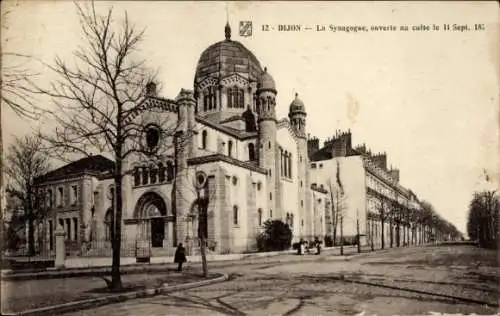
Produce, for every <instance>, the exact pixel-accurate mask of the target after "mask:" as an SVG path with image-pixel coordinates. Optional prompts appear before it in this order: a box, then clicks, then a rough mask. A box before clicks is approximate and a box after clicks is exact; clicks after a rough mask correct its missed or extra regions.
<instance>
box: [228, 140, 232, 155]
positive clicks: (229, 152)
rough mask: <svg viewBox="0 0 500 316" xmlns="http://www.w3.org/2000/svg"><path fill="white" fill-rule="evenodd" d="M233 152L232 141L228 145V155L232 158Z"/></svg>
mask: <svg viewBox="0 0 500 316" xmlns="http://www.w3.org/2000/svg"><path fill="white" fill-rule="evenodd" d="M232 152H233V141H231V140H230V141H229V142H228V143H227V155H228V156H229V157H231V154H232Z"/></svg>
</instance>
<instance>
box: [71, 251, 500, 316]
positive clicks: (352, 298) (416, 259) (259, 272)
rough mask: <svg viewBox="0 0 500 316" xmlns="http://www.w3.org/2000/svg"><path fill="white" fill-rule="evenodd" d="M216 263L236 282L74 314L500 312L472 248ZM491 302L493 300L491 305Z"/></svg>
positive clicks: (493, 284) (498, 275) (485, 264)
mask: <svg viewBox="0 0 500 316" xmlns="http://www.w3.org/2000/svg"><path fill="white" fill-rule="evenodd" d="M334 259H335V257H332V256H330V255H328V254H325V255H321V256H314V257H313V256H310V257H308V260H301V261H294V262H289V263H253V264H250V265H248V264H244V262H242V264H239V265H234V266H232V267H221V268H212V270H214V271H222V272H225V273H229V274H230V276H231V277H230V281H228V282H225V283H219V284H214V285H211V286H206V287H200V288H197V289H192V290H188V291H183V292H175V293H171V294H168V295H161V296H157V297H153V298H146V299H137V300H131V301H127V302H124V303H118V304H114V305H108V306H103V307H99V308H96V309H93V310H92V311H88V310H87V311H81V312H77V313H73V314H68V316H69V315H86V314H87V313H90V312H92V313H95V314H97V315H109V316H112V315H355V314H359V313H362V312H364V315H375V314H376V315H395V314H399V315H416V314H418V315H424V314H427V315H430V313H431V312H437V313H462V314H468V313H473V312H474V313H477V314H487V315H491V314H494V313H495V312H497V310H498V297H499V289H498V284H499V281H500V268H498V267H497V262H496V254H495V252H491V251H486V250H480V249H477V248H474V247H472V246H439V247H425V248H403V249H394V250H391V251H389V252H384V253H374V254H370V255H365V256H360V257H357V258H353V259H351V260H350V261H339V260H334ZM488 304H489V305H488Z"/></svg>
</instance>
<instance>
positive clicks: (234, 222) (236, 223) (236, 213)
mask: <svg viewBox="0 0 500 316" xmlns="http://www.w3.org/2000/svg"><path fill="white" fill-rule="evenodd" d="M233 224H234V225H238V206H236V205H235V206H233Z"/></svg>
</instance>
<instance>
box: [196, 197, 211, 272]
mask: <svg viewBox="0 0 500 316" xmlns="http://www.w3.org/2000/svg"><path fill="white" fill-rule="evenodd" d="M197 193H198V212H200V213H201V214H198V218H199V223H198V225H201V227H200V228H201V229H200V230H198V231H199V232H200V233H199V235H200V236H199V237H200V242H201V245H200V250H201V265H202V268H203V277H204V278H208V265H207V252H206V246H207V245H206V238H205V237H206V236H205V231H206V226H205V225H206V224H207V207H208V203H204V202H202V200H201V197H200V190H199V189H198V190H197Z"/></svg>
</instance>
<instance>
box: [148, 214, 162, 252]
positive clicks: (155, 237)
mask: <svg viewBox="0 0 500 316" xmlns="http://www.w3.org/2000/svg"><path fill="white" fill-rule="evenodd" d="M163 239H165V220H164V218H151V247H156V248H158V247H163Z"/></svg>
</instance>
